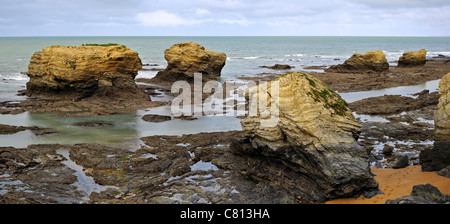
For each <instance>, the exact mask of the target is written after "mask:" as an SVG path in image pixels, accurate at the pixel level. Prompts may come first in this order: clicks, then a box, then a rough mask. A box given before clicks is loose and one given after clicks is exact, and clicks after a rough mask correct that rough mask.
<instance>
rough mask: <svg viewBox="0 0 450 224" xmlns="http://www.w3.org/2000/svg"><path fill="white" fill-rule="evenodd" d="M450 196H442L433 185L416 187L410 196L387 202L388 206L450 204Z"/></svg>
mask: <svg viewBox="0 0 450 224" xmlns="http://www.w3.org/2000/svg"><path fill="white" fill-rule="evenodd" d="M448 203H450V195H445V194H442V193H441V192H440V191H439V189H438V188H437V187H435V186H433V185H431V184H422V185H416V186H414V187H413V189H412V191H411V195H410V196H405V197H401V198H398V199H395V200H387V201H386V204H448Z"/></svg>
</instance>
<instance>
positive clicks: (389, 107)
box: [349, 90, 439, 115]
mask: <svg viewBox="0 0 450 224" xmlns="http://www.w3.org/2000/svg"><path fill="white" fill-rule="evenodd" d="M438 99H439V94H438V93H437V92H433V93H428V90H425V92H421V93H419V94H418V97H417V98H416V99H414V98H411V97H405V96H400V95H384V96H379V97H370V98H366V99H363V100H358V101H355V102H352V103H350V104H349V107H350V109H352V110H353V111H354V112H356V113H357V114H369V115H389V114H398V113H401V112H404V111H412V110H417V109H420V108H423V107H426V106H430V105H437V103H438Z"/></svg>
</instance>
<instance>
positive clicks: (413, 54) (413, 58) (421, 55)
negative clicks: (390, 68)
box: [398, 49, 427, 67]
mask: <svg viewBox="0 0 450 224" xmlns="http://www.w3.org/2000/svg"><path fill="white" fill-rule="evenodd" d="M426 62H427V51H426V50H425V49H421V50H420V51H409V52H405V53H403V55H402V56H401V57H400V58H399V59H398V66H403V67H406V66H420V65H425V63H426Z"/></svg>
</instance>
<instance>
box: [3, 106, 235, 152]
mask: <svg viewBox="0 0 450 224" xmlns="http://www.w3.org/2000/svg"><path fill="white" fill-rule="evenodd" d="M64 114H65V113H28V112H26V113H22V114H17V115H0V123H1V124H7V125H14V126H38V127H43V128H50V129H52V130H53V131H55V132H57V133H55V134H50V135H41V136H36V135H35V134H33V133H32V132H31V131H29V130H26V131H22V132H18V133H16V134H12V135H0V147H5V146H13V147H26V146H28V145H30V144H50V143H58V144H77V143H100V144H106V145H110V146H116V147H122V148H128V149H137V148H139V146H140V145H141V144H142V143H141V141H140V138H141V137H144V136H152V135H182V134H196V133H200V132H217V131H229V130H241V125H240V120H239V119H238V118H236V117H232V116H201V117H197V119H196V120H179V119H173V120H170V121H166V122H160V123H154V122H146V121H144V120H142V119H141V117H142V116H143V115H145V114H161V115H169V116H170V115H171V114H170V107H169V106H164V107H158V108H149V109H146V110H137V111H136V112H133V113H123V114H114V115H104V116H92V117H61V115H64ZM80 122H106V123H110V124H112V125H108V126H98V127H81V126H78V125H76V124H77V123H80Z"/></svg>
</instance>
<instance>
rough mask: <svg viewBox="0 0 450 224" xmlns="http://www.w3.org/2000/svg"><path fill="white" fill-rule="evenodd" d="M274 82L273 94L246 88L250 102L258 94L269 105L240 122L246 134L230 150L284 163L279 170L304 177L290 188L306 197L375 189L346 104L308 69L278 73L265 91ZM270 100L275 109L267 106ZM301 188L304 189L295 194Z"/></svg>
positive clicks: (314, 199) (269, 105)
mask: <svg viewBox="0 0 450 224" xmlns="http://www.w3.org/2000/svg"><path fill="white" fill-rule="evenodd" d="M277 84H278V85H279V92H278V94H277V93H275V92H269V91H266V92H261V93H259V94H256V93H255V92H254V91H252V89H250V90H249V98H250V100H251V102H259V101H258V100H264V97H262V98H258V97H260V96H264V95H266V96H267V98H266V99H268V100H267V105H268V108H265V109H263V110H262V111H259V113H258V115H256V116H248V117H247V118H245V119H244V120H242V122H241V124H242V128H243V130H244V131H245V133H246V134H245V136H244V137H243V138H242V139H239V140H237V141H236V142H235V143H234V144H232V148H234V149H235V151H236V152H238V153H240V154H260V155H264V156H266V157H268V158H272V159H270V160H274V161H278V162H280V163H284V164H285V166H287V167H288V168H285V169H280V170H289V172H294V173H297V175H298V176H301V179H303V180H304V181H302V183H297V186H295V185H292V186H290V187H293V188H294V189H291V190H292V192H297V193H294V194H298V195H301V197H307V198H308V199H309V200H311V201H321V200H324V199H331V198H336V197H348V196H354V195H355V194H360V193H362V192H364V191H367V190H374V189H377V186H378V184H377V183H376V182H375V180H374V179H373V177H372V175H371V173H370V170H369V163H368V155H367V153H366V152H365V151H364V149H363V147H361V146H360V145H358V143H357V141H356V140H357V138H358V133H359V132H360V125H359V123H358V122H357V121H356V120H355V118H354V117H353V115H352V112H351V111H350V110H349V109H348V107H347V103H346V102H345V101H344V100H343V99H342V98H341V97H340V96H339V95H338V94H336V93H335V92H334V91H333V90H331V89H329V88H328V87H327V86H326V85H325V84H324V83H323V82H321V81H320V80H318V79H316V78H314V77H313V76H311V75H309V74H307V73H303V72H293V73H288V74H285V75H282V76H281V77H280V78H277V79H275V80H274V81H272V82H270V83H268V87H267V89H268V90H270V89H271V86H272V85H277ZM277 100H278V103H276V101H277ZM275 103H276V107H271V105H272V104H275ZM278 108H279V118H278V122H276V123H275V125H272V126H270V127H268V126H264V125H262V124H263V123H264V122H267V121H268V118H269V117H270V116H269V115H270V114H272V115H274V114H276V110H277V109H278ZM272 119H273V117H272ZM281 166H282V165H281ZM249 169H251V168H249ZM260 169H263V168H260ZM254 175H258V174H257V173H256V174H254ZM260 178H264V176H261V177H260ZM302 188H303V190H306V189H307V190H306V191H305V192H308V193H305V192H303V193H298V192H302ZM311 189H314V190H313V191H311ZM311 192H314V193H311Z"/></svg>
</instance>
